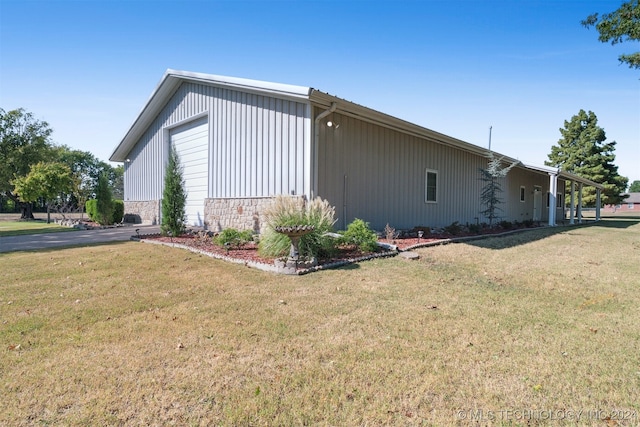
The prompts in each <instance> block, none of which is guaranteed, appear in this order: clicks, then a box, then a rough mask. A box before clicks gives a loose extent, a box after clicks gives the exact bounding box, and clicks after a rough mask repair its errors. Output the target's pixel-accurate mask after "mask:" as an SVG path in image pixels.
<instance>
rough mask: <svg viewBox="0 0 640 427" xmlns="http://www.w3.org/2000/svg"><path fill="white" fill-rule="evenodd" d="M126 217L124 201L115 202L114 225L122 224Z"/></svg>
mask: <svg viewBox="0 0 640 427" xmlns="http://www.w3.org/2000/svg"><path fill="white" fill-rule="evenodd" d="M123 217H124V201H122V200H113V217H112V218H113V220H112V221H111V222H112V223H114V224H118V223H120V222H122V218H123Z"/></svg>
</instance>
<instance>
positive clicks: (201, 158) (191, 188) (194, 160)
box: [171, 117, 209, 227]
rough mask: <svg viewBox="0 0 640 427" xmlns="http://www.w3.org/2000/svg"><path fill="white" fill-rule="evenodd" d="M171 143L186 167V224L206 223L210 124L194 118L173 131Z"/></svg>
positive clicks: (184, 175) (184, 170) (184, 176)
mask: <svg viewBox="0 0 640 427" xmlns="http://www.w3.org/2000/svg"><path fill="white" fill-rule="evenodd" d="M171 144H173V145H174V146H175V147H176V152H177V153H178V156H179V157H180V164H181V165H182V168H183V178H184V187H185V190H186V192H187V203H186V207H185V213H186V216H187V225H190V226H196V227H202V226H203V225H204V201H205V199H206V198H207V196H208V190H209V186H208V183H209V124H208V122H207V118H206V117H205V118H202V119H198V120H194V121H193V122H191V123H188V124H186V125H183V126H179V127H177V128H175V129H173V130H172V131H171Z"/></svg>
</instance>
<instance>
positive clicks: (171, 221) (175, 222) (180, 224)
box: [160, 145, 187, 236]
mask: <svg viewBox="0 0 640 427" xmlns="http://www.w3.org/2000/svg"><path fill="white" fill-rule="evenodd" d="M186 204H187V193H186V192H185V189H184V179H183V176H182V166H181V164H180V158H179V156H178V153H177V152H176V148H175V147H174V146H173V145H171V148H170V149H169V161H168V162H167V169H166V171H165V174H164V190H163V192H162V224H161V225H160V230H161V232H162V234H163V235H165V236H166V235H168V234H171V235H172V236H179V235H180V234H182V233H183V232H184V229H185V216H186V215H185V206H186Z"/></svg>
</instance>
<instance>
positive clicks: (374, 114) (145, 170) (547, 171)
mask: <svg viewBox="0 0 640 427" xmlns="http://www.w3.org/2000/svg"><path fill="white" fill-rule="evenodd" d="M170 144H173V145H174V146H175V147H176V150H177V152H178V154H179V155H180V159H181V164H182V166H183V167H184V179H185V186H186V189H187V193H188V196H187V212H186V213H187V220H188V223H189V224H190V225H193V226H203V227H206V228H210V229H214V230H219V229H222V228H226V227H235V228H250V229H254V230H256V231H259V230H260V228H261V226H262V223H261V214H260V212H261V209H262V208H263V206H264V204H265V203H268V202H269V201H270V200H271V198H272V197H274V196H276V195H279V194H286V195H294V196H304V197H306V198H308V199H310V198H315V197H321V198H323V199H326V200H328V201H329V203H330V204H331V205H333V206H334V207H335V208H336V217H337V219H338V222H337V224H336V226H337V227H338V228H345V227H346V225H347V224H348V223H349V222H351V221H352V220H353V219H354V218H361V219H363V220H365V221H367V222H369V223H370V224H371V226H372V228H374V229H378V230H381V229H382V228H384V226H385V225H386V224H390V225H391V226H392V227H394V228H396V229H408V228H413V227H416V226H425V227H442V226H446V225H448V224H451V223H452V222H454V221H458V222H459V223H461V224H464V223H477V222H484V221H485V218H482V217H481V215H480V213H479V212H480V211H481V202H480V191H481V188H482V183H481V181H480V180H479V169H480V168H484V167H486V166H487V161H488V157H487V156H488V151H487V150H486V149H485V148H482V147H479V146H476V145H473V144H469V143H467V142H464V141H461V140H458V139H455V138H452V137H449V136H447V135H443V134H440V133H438V132H434V131H432V130H429V129H426V128H424V127H421V126H418V125H415V124H412V123H409V122H406V121H403V120H400V119H398V118H395V117H392V116H389V115H386V114H384V113H381V112H378V111H375V110H372V109H370V108H366V107H364V106H361V105H358V104H355V103H352V102H349V101H346V100H343V99H340V98H338V97H335V96H331V95H329V94H326V93H324V92H321V91H318V90H316V89H313V88H309V87H301V86H292V85H284V84H276V83H268V82H261V81H255V80H247V79H239V78H231V77H223V76H216V75H210V74H201V73H191V72H184V71H176V70H167V72H166V73H165V74H164V76H163V77H162V79H161V80H160V83H159V84H158V86H157V87H156V89H155V90H154V91H153V93H152V95H151V97H150V98H149V100H148V101H147V103H146V105H145V106H144V107H143V109H142V111H141V113H140V114H139V116H138V117H137V118H136V119H135V121H134V123H133V125H132V126H131V128H130V129H129V130H128V131H127V133H126V135H125V137H124V138H123V139H122V141H121V142H120V144H118V146H117V147H116V149H115V150H114V152H113V154H112V155H111V158H110V160H111V161H114V162H124V169H125V172H124V177H125V187H124V198H125V213H126V214H127V215H129V216H133V217H134V218H136V219H137V220H138V221H141V222H147V223H158V222H159V221H160V211H161V210H160V206H161V198H162V187H163V179H164V167H165V164H166V162H167V157H168V152H169V147H170ZM496 155H497V156H499V157H502V158H503V159H504V162H505V164H509V163H513V162H517V161H516V160H514V159H512V158H509V157H507V156H503V155H500V154H497V153H496ZM517 163H518V164H517V166H516V167H515V168H514V169H512V170H511V172H509V174H508V175H507V177H506V178H504V180H503V182H502V187H503V190H504V193H503V196H504V204H503V205H502V206H501V207H502V208H503V211H504V212H503V214H504V215H503V219H506V220H510V221H514V220H518V221H522V220H526V219H530V220H534V221H541V222H542V221H544V222H547V223H549V224H550V225H555V224H556V222H557V221H558V220H559V219H562V218H564V208H565V207H564V206H563V200H564V197H563V196H564V195H563V194H562V192H563V191H564V188H565V182H571V183H573V184H577V185H579V187H578V197H577V199H578V200H579V199H580V197H579V195H580V194H581V193H580V189H581V188H582V185H592V186H595V187H596V188H597V189H598V191H599V190H600V189H601V188H602V187H601V186H600V185H598V184H596V183H593V182H591V181H588V180H585V179H583V178H580V177H577V176H575V175H572V174H568V173H565V172H562V171H559V170H557V169H552V168H546V167H534V166H528V165H524V164H522V163H519V162H517ZM571 188H575V185H571ZM572 196H573V191H572ZM573 205H574V204H571V206H572V207H573ZM578 206H579V204H578ZM573 219H574V213H573V209H571V216H570V221H572V222H573Z"/></svg>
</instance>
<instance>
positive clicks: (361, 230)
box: [342, 218, 378, 252]
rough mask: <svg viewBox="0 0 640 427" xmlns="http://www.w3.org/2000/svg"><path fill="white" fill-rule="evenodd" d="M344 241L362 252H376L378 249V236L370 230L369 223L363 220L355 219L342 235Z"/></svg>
mask: <svg viewBox="0 0 640 427" xmlns="http://www.w3.org/2000/svg"><path fill="white" fill-rule="evenodd" d="M342 241H343V242H344V243H347V244H354V245H356V246H357V247H358V249H360V250H361V251H362V252H374V251H376V250H377V249H378V236H377V235H376V233H375V232H374V231H373V230H371V229H370V228H369V223H368V222H364V221H363V220H361V219H358V218H356V219H354V220H353V221H352V222H351V224H349V225H348V226H347V230H346V231H345V232H344V233H342Z"/></svg>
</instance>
